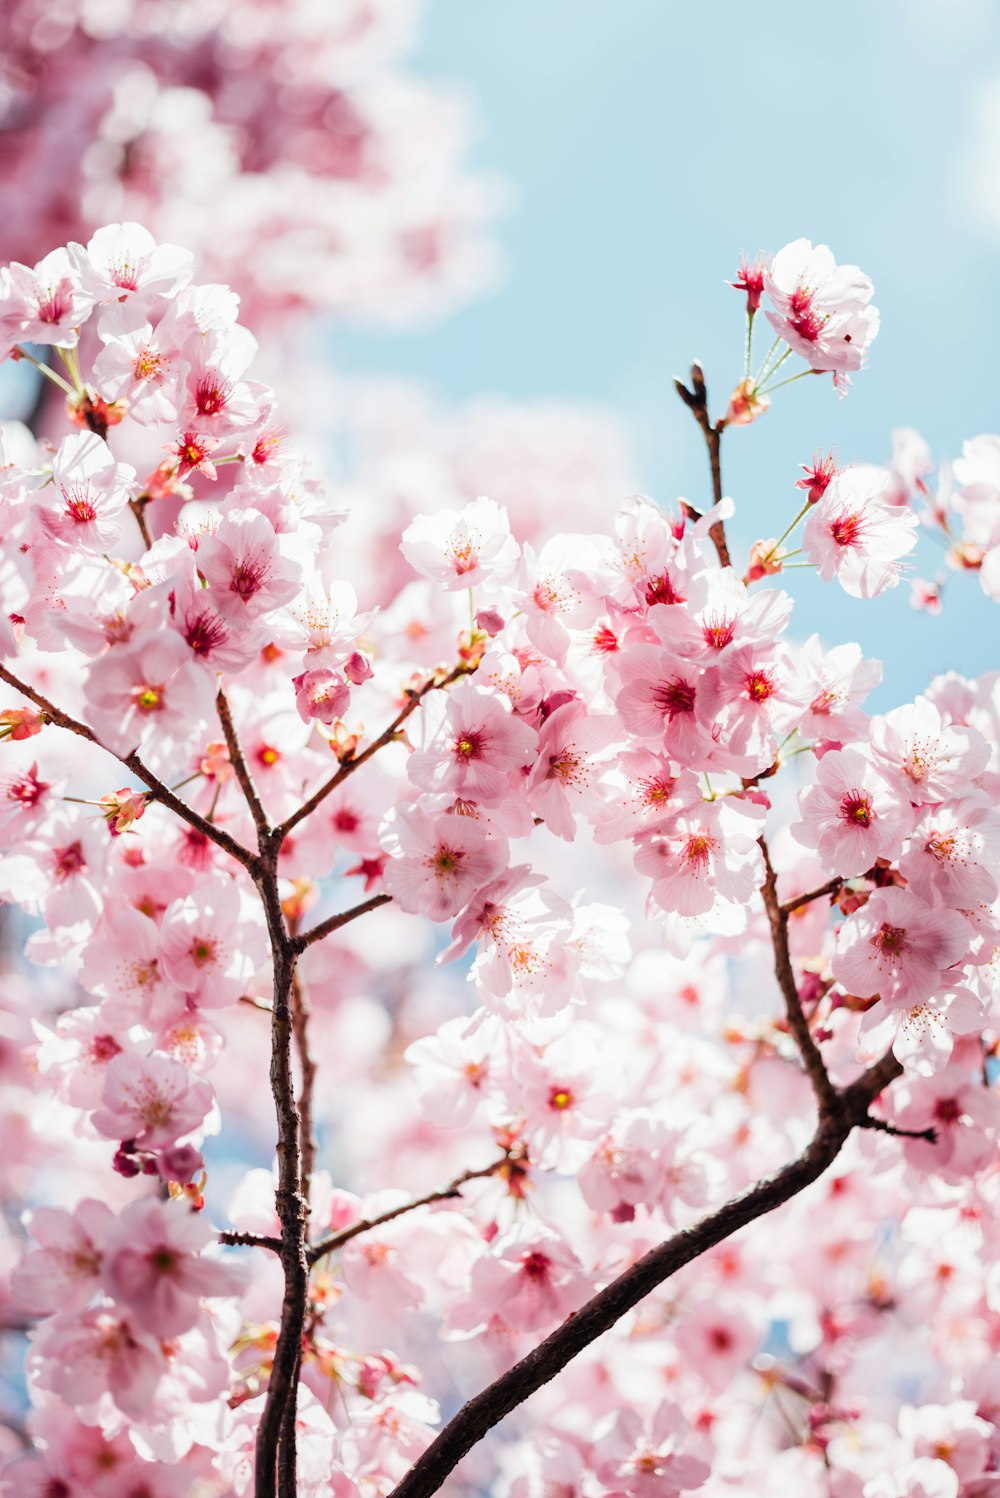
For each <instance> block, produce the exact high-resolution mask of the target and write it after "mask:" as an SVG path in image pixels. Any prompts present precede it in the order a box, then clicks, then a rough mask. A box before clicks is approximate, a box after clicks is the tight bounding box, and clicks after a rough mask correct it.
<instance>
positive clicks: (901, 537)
mask: <svg viewBox="0 0 1000 1498" xmlns="http://www.w3.org/2000/svg"><path fill="white" fill-rule="evenodd" d="M887 482H888V475H887V474H886V472H885V471H884V470H880V469H872V468H866V467H864V466H861V465H859V466H857V467H854V468H845V469H842V470H841V471H840V472H839V473H838V474H837V475H836V477H835V478H834V479H833V481H832V482H831V483H830V485H829V486H828V488H827V489H826V491H825V492H824V494H823V496H822V498H821V499H819V500H818V501H817V502H816V504H815V505H813V507H812V509H811V510H810V511H809V515H808V518H807V519H806V523H805V528H804V530H803V532H802V544H803V546H804V547H805V552H806V556H807V557H808V558H809V560H810V562H814V563H815V564H816V567H817V569H818V571H819V575H820V577H822V578H823V579H824V581H826V582H829V581H830V580H831V579H832V578H834V577H835V578H836V579H837V581H838V582H839V583H840V585H841V587H842V588H843V589H844V591H845V592H846V593H850V595H851V596H852V597H853V598H877V597H878V595H879V594H880V593H883V592H884V591H885V590H886V588H893V587H895V586H896V584H897V583H898V582H899V580H900V576H901V570H902V567H901V563H900V558H901V557H904V556H906V554H907V553H908V552H910V551H912V550H913V547H914V545H915V544H916V539H917V538H916V527H917V517H916V515H915V514H914V513H913V512H912V511H910V510H907V509H904V508H900V507H899V506H897V505H892V504H891V503H890V502H889V500H888V499H887V497H886V485H887Z"/></svg>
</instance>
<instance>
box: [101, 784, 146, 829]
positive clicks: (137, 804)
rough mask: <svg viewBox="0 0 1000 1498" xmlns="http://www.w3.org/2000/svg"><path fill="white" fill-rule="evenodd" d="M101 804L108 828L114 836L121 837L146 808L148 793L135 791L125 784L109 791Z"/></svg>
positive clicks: (102, 798)
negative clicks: (121, 787) (120, 787)
mask: <svg viewBox="0 0 1000 1498" xmlns="http://www.w3.org/2000/svg"><path fill="white" fill-rule="evenodd" d="M101 805H102V807H103V808H104V820H105V821H106V822H107V824H108V830H109V831H110V833H111V836H112V837H120V836H121V834H122V833H123V832H124V831H125V830H126V828H128V827H131V825H132V823H133V822H138V820H139V818H140V817H141V816H142V815H143V813H144V812H145V810H146V795H145V792H144V791H133V790H130V789H129V787H128V786H125V787H124V788H123V789H122V790H120V791H114V792H109V794H108V795H107V796H102V797H101Z"/></svg>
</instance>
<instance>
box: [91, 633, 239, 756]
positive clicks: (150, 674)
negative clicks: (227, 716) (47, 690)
mask: <svg viewBox="0 0 1000 1498" xmlns="http://www.w3.org/2000/svg"><path fill="white" fill-rule="evenodd" d="M84 693H85V696H86V701H87V711H88V715H89V718H90V721H91V723H92V724H93V726H94V728H95V730H96V732H97V734H98V736H99V738H101V739H102V740H103V741H104V743H106V744H107V745H108V747H109V748H111V749H114V750H115V751H116V752H118V753H119V754H128V753H130V752H131V751H132V750H133V749H136V748H138V747H139V746H141V745H145V744H146V743H147V741H148V740H149V738H150V737H151V736H152V735H154V734H155V735H156V738H157V742H158V743H160V742H162V740H163V739H175V740H181V741H183V740H185V739H187V738H188V737H189V736H190V735H191V733H192V730H193V729H194V730H197V728H198V727H199V726H202V725H205V724H207V723H208V721H209V719H210V717H211V716H212V713H213V703H214V692H213V689H212V682H211V679H210V678H209V677H208V676H207V675H206V673H205V672H204V671H203V670H202V668H201V667H200V666H198V665H196V664H195V663H194V661H192V659H191V655H190V652H189V650H188V648H187V646H186V645H185V644H184V642H183V640H181V639H180V637H179V636H177V635H175V634H173V633H162V634H158V635H157V634H153V633H152V632H146V631H143V632H142V633H141V634H138V635H136V636H134V637H133V639H131V640H130V641H129V643H128V644H127V645H119V646H116V647H114V648H113V649H112V650H109V651H108V653H107V654H106V655H103V656H101V657H100V659H99V660H96V661H95V662H94V664H93V665H92V666H91V668H90V671H89V672H88V674H87V680H86V684H85V687H84Z"/></svg>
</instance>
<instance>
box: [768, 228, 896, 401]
mask: <svg viewBox="0 0 1000 1498" xmlns="http://www.w3.org/2000/svg"><path fill="white" fill-rule="evenodd" d="M764 289H765V291H766V293H767V296H768V298H769V300H770V301H771V302H772V303H773V306H774V309H775V310H774V311H773V312H772V311H768V312H767V314H766V315H767V320H768V322H769V323H770V324H771V326H772V328H773V329H774V331H775V332H776V333H777V334H778V336H779V338H783V339H784V340H785V342H786V343H787V344H788V345H789V347H790V348H791V349H793V350H794V352H795V353H797V354H799V355H800V356H801V357H802V358H803V359H805V360H806V361H807V362H808V363H809V364H811V365H812V367H813V369H817V370H833V371H834V372H835V373H838V374H844V373H846V372H847V371H848V370H856V369H860V368H861V366H862V364H863V363H864V360H865V355H866V353H867V351H868V347H869V345H870V344H871V343H872V342H873V341H874V339H875V336H876V334H877V333H878V329H879V315H878V312H877V311H876V310H875V308H874V307H872V306H871V305H870V303H871V299H872V295H873V294H874V290H875V288H874V287H873V285H872V283H871V281H870V280H869V279H868V277H867V276H866V275H864V274H863V273H862V272H861V271H860V270H859V269H858V267H857V266H856V265H837V263H836V261H835V260H834V258H833V256H832V254H831V253H830V251H829V249H828V248H827V246H826V245H817V246H816V247H815V249H814V248H813V246H812V244H811V243H810V242H809V240H808V239H797V240H795V241H794V242H793V243H792V244H788V245H786V246H785V248H784V249H783V250H779V251H778V253H777V254H776V255H774V256H773V257H772V258H771V259H770V261H769V262H768V263H767V265H766V266H765V270H764Z"/></svg>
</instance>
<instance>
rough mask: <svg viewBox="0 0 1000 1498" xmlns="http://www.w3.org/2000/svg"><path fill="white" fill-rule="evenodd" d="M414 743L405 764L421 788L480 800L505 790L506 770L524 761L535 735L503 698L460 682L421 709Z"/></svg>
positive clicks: (493, 802)
mask: <svg viewBox="0 0 1000 1498" xmlns="http://www.w3.org/2000/svg"><path fill="white" fill-rule="evenodd" d="M418 733H419V738H418V743H419V744H420V746H421V747H419V748H418V749H417V750H416V751H415V752H414V753H413V754H412V755H411V756H410V761H409V764H408V766H407V769H408V771H409V775H410V779H411V780H412V781H413V783H414V784H415V785H418V786H420V787H422V788H423V789H424V790H428V791H434V792H443V793H446V794H448V795H450V796H455V797H458V798H459V799H461V800H464V801H475V802H479V803H480V804H481V805H483V806H498V805H500V804H501V802H503V801H504V800H505V799H507V798H508V797H509V796H510V780H511V774H512V772H516V771H517V770H519V769H521V768H522V766H527V765H528V764H530V763H531V762H532V761H533V760H534V758H535V753H536V750H537V748H538V740H537V739H536V736H535V734H534V733H533V732H532V730H531V728H530V727H529V726H528V724H527V723H525V722H523V721H522V720H521V719H519V718H515V717H514V716H513V714H512V713H511V712H510V709H509V707H508V705H507V703H506V701H505V700H504V698H502V697H499V696H497V695H496V694H495V693H493V692H487V691H484V690H483V689H482V688H481V687H478V686H476V685H475V684H474V683H473V682H468V681H467V682H462V683H460V684H459V685H458V686H456V687H453V688H452V690H451V691H450V692H449V693H448V694H447V696H446V697H444V698H443V699H442V696H441V695H438V696H437V697H436V698H434V699H433V700H432V703H430V704H427V705H425V706H424V707H422V709H421V720H420V725H419V728H418Z"/></svg>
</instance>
